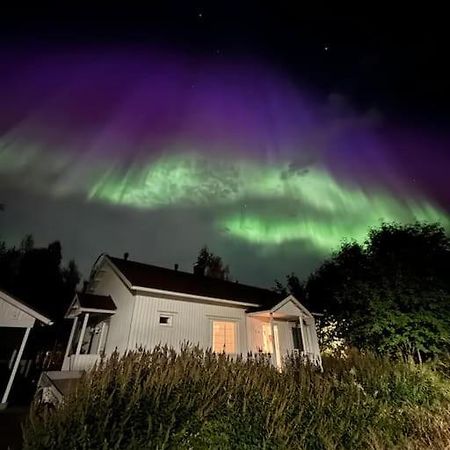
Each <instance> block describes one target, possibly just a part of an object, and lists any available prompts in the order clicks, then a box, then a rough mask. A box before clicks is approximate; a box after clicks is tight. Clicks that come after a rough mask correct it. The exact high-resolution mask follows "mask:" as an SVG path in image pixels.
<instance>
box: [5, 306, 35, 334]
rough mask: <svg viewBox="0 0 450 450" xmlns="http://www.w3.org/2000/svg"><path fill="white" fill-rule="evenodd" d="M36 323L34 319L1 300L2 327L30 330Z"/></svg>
mask: <svg viewBox="0 0 450 450" xmlns="http://www.w3.org/2000/svg"><path fill="white" fill-rule="evenodd" d="M34 322H35V319H34V317H32V316H30V315H29V314H27V313H26V312H24V311H21V310H20V309H19V308H16V307H15V306H13V305H10V304H9V303H7V302H6V301H5V300H1V299H0V327H20V328H30V327H32V326H33V325H34Z"/></svg>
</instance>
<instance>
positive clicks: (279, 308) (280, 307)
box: [247, 295, 312, 318]
mask: <svg viewBox="0 0 450 450" xmlns="http://www.w3.org/2000/svg"><path fill="white" fill-rule="evenodd" d="M289 303H291V304H292V305H293V306H291V308H287V305H288V304H289ZM293 309H295V310H294V311H293ZM297 310H298V314H297ZM247 314H249V315H254V316H271V315H273V316H274V317H277V316H278V317H280V318H282V317H286V318H289V317H298V316H299V315H302V316H303V317H308V318H311V317H312V314H311V313H310V312H309V311H308V310H307V309H306V308H305V307H304V306H303V305H302V304H301V303H300V302H299V301H298V300H297V299H296V298H295V297H294V296H293V295H288V296H287V297H286V298H284V299H283V300H281V301H278V302H276V303H274V304H273V305H271V306H270V307H267V306H266V307H259V308H250V309H249V310H247Z"/></svg>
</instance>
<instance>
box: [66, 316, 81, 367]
mask: <svg viewBox="0 0 450 450" xmlns="http://www.w3.org/2000/svg"><path fill="white" fill-rule="evenodd" d="M77 323H78V316H75V317H74V318H73V325H72V329H71V330H70V336H69V341H68V342H67V348H66V353H65V354H64V359H66V358H67V357H68V356H69V352H70V348H71V347H72V341H73V336H74V334H75V329H76V328H77Z"/></svg>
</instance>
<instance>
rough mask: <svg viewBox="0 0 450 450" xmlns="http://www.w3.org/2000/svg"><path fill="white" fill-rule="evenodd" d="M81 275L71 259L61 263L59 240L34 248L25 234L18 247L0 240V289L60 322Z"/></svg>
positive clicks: (32, 242) (30, 238)
mask: <svg viewBox="0 0 450 450" xmlns="http://www.w3.org/2000/svg"><path fill="white" fill-rule="evenodd" d="M79 281H80V274H79V272H78V269H77V266H76V264H75V262H74V261H69V263H68V264H67V266H64V265H62V248H61V244H60V243H59V242H58V241H55V242H52V243H51V244H49V245H48V246H47V247H35V246H34V241H33V237H32V236H31V235H28V236H26V237H25V238H24V239H23V240H22V242H21V244H20V245H19V246H18V247H7V245H6V244H5V242H2V241H0V288H1V289H4V290H5V291H6V292H8V293H10V294H11V295H13V296H17V298H19V299H20V300H22V301H24V302H26V303H28V304H29V305H30V306H32V307H33V308H35V309H36V310H37V311H39V312H41V313H42V314H44V315H46V316H48V317H49V318H50V319H52V320H53V321H60V320H61V319H62V318H63V317H64V313H65V312H66V310H67V308H68V307H69V304H70V302H71V301H72V299H73V296H74V292H75V288H76V286H77V284H78V283H79Z"/></svg>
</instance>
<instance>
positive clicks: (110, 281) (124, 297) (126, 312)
mask: <svg viewBox="0 0 450 450" xmlns="http://www.w3.org/2000/svg"><path fill="white" fill-rule="evenodd" d="M93 293H94V294H98V295H110V296H111V298H112V299H113V301H114V303H115V304H116V306H117V310H116V313H115V314H114V315H112V316H111V319H110V320H111V322H110V327H109V330H108V335H107V336H106V345H105V354H107V355H108V354H111V353H112V352H114V350H116V349H117V350H118V351H119V352H121V353H122V352H125V351H126V350H127V348H128V339H129V337H130V327H131V317H132V314H133V306H134V302H135V297H134V296H133V295H132V294H131V292H130V291H129V289H128V288H127V287H126V286H125V285H124V283H123V281H122V280H120V278H119V277H118V276H117V275H116V273H115V272H114V271H113V269H112V268H111V266H110V265H109V264H108V263H105V264H104V265H103V267H102V268H101V271H100V272H99V273H98V274H97V276H96V283H95V287H94V290H93Z"/></svg>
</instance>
